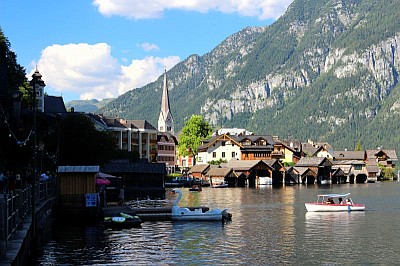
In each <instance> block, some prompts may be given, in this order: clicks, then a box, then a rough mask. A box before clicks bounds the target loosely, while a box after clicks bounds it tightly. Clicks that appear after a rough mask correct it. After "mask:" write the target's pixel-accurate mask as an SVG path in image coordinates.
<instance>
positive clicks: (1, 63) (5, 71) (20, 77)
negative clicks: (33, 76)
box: [0, 28, 27, 97]
mask: <svg viewBox="0 0 400 266" xmlns="http://www.w3.org/2000/svg"><path fill="white" fill-rule="evenodd" d="M25 75H26V73H25V69H24V68H23V67H22V66H21V65H20V64H18V63H17V56H16V54H15V53H14V52H13V51H12V50H11V44H10V42H9V40H8V39H7V37H5V36H4V33H3V30H2V29H1V28H0V96H1V97H8V93H9V92H10V91H11V90H19V88H20V87H22V86H23V85H24V84H25V83H26V81H27V79H26V76H25Z"/></svg>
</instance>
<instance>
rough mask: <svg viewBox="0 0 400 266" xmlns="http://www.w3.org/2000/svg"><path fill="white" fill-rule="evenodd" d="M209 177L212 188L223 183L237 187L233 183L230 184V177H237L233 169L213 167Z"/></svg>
mask: <svg viewBox="0 0 400 266" xmlns="http://www.w3.org/2000/svg"><path fill="white" fill-rule="evenodd" d="M207 177H208V178H209V181H210V184H211V186H213V185H216V184H218V183H221V182H226V183H228V184H229V185H230V186H235V183H233V184H230V183H231V182H229V181H230V179H229V177H235V175H233V170H232V168H226V167H222V168H221V167H211V168H210V170H208V172H207Z"/></svg>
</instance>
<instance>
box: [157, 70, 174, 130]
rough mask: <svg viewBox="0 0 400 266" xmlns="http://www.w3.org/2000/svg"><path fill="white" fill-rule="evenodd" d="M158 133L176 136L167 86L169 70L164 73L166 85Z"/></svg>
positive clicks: (164, 84) (164, 85) (164, 86)
mask: <svg viewBox="0 0 400 266" xmlns="http://www.w3.org/2000/svg"><path fill="white" fill-rule="evenodd" d="M158 131H160V132H167V133H171V134H174V119H173V118H172V114H171V111H170V110H169V98H168V86H167V70H166V69H165V71H164V83H163V92H162V99H161V111H160V116H159V117H158Z"/></svg>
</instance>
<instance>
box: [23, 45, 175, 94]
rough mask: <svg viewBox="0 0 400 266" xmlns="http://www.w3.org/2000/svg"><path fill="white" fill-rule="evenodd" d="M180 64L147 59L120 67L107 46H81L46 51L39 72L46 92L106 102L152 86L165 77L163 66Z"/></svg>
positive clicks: (54, 48)
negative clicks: (148, 85)
mask: <svg viewBox="0 0 400 266" xmlns="http://www.w3.org/2000/svg"><path fill="white" fill-rule="evenodd" d="M179 61H180V58H179V57H176V56H171V57H167V58H159V57H146V58H144V59H141V60H132V62H131V64H130V65H129V66H121V65H120V64H119V63H118V61H117V60H116V59H115V58H114V57H112V56H111V47H110V46H109V45H108V44H106V43H98V44H94V45H90V44H86V43H79V44H67V45H52V46H49V47H46V48H45V49H44V50H43V51H42V55H41V58H40V60H39V62H38V69H39V72H40V73H41V74H42V75H43V80H44V81H45V83H46V87H47V88H51V89H52V90H54V91H57V92H60V93H62V94H63V95H67V94H71V93H73V94H75V95H76V94H78V95H80V99H82V100H86V99H104V98H115V97H118V96H119V95H121V94H123V93H125V92H127V91H129V90H131V89H134V88H137V87H141V86H144V85H146V84H148V83H150V82H153V81H154V80H156V79H157V78H158V77H159V76H160V75H161V74H162V73H163V71H164V66H166V67H167V68H172V67H173V66H174V65H176V64H177V63H178V62H179ZM33 71H34V70H32V73H33ZM32 73H31V74H30V75H29V76H31V75H32ZM45 91H46V88H45Z"/></svg>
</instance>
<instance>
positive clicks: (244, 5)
mask: <svg viewBox="0 0 400 266" xmlns="http://www.w3.org/2000/svg"><path fill="white" fill-rule="evenodd" d="M291 2H293V0H230V1H227V0H146V1H137V0H93V5H95V6H97V7H98V10H99V12H100V13H101V14H103V15H104V16H113V15H116V16H122V17H128V18H131V19H149V18H160V17H161V16H162V15H163V13H164V11H166V10H168V9H176V10H189V11H197V12H201V13H206V12H209V11H217V12H221V13H228V14H232V13H237V14H239V15H242V16H249V17H257V18H259V19H270V18H273V19H276V18H278V17H279V16H281V15H282V14H283V13H284V12H285V11H286V9H287V7H288V6H289V4H290V3H291Z"/></svg>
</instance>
